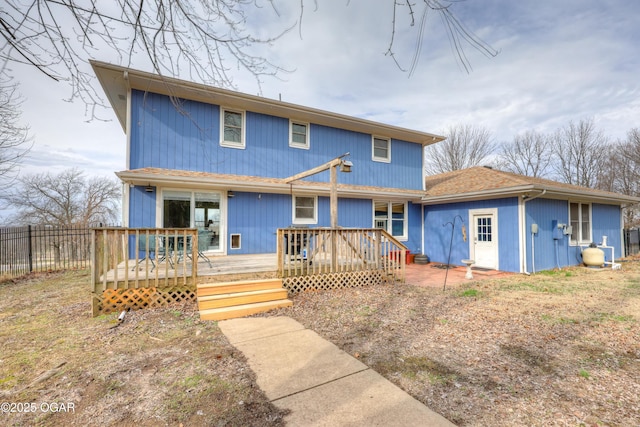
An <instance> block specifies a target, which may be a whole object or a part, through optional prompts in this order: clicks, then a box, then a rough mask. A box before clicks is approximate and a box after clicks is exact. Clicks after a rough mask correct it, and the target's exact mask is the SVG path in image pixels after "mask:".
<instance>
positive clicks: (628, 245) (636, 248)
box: [622, 228, 640, 255]
mask: <svg viewBox="0 0 640 427" xmlns="http://www.w3.org/2000/svg"><path fill="white" fill-rule="evenodd" d="M622 236H623V238H624V253H625V254H627V255H635V254H637V253H638V252H640V229H638V228H629V229H625V230H623V232H622Z"/></svg>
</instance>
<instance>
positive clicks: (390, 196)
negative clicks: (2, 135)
mask: <svg viewBox="0 0 640 427" xmlns="http://www.w3.org/2000/svg"><path fill="white" fill-rule="evenodd" d="M116 176H118V178H120V180H121V181H122V182H124V183H126V184H128V185H135V186H147V185H152V186H159V187H172V188H181V187H184V188H190V189H217V190H225V191H226V190H233V191H246V192H250V193H259V192H264V193H275V194H291V193H293V194H309V195H319V196H329V192H330V189H329V183H320V182H319V183H315V182H310V181H302V182H304V184H302V182H301V181H298V184H297V185H296V182H294V183H291V184H288V183H285V182H284V181H282V182H254V181H251V182H248V181H242V180H237V179H221V178H218V179H212V178H210V177H202V176H197V177H191V176H174V175H162V174H157V173H138V172H135V173H131V172H129V171H122V172H116ZM345 187H346V188H345ZM422 194H423V192H422V191H421V190H416V191H413V192H410V191H402V192H399V191H397V190H394V189H388V191H385V189H383V188H376V189H375V190H371V189H366V188H358V186H344V185H341V184H338V195H339V196H341V197H350V198H356V199H361V198H366V199H373V198H385V200H391V201H396V200H398V201H413V202H419V200H420V197H421V196H422Z"/></svg>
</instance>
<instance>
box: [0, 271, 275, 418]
mask: <svg viewBox="0 0 640 427" xmlns="http://www.w3.org/2000/svg"><path fill="white" fill-rule="evenodd" d="M117 316H118V313H114V314H112V315H107V316H100V317H97V318H92V317H91V316H90V293H89V277H88V275H87V273H86V272H72V273H65V274H47V275H37V276H32V277H29V278H25V279H22V280H13V281H10V282H4V283H2V284H0V347H1V348H2V349H3V350H2V355H1V356H0V402H9V403H13V405H12V407H9V408H8V409H9V410H14V412H9V413H6V411H5V409H7V408H5V407H4V406H3V413H1V414H0V420H1V421H0V423H1V424H2V425H15V426H22V425H25V426H27V425H28V426H31V425H78V426H85V425H100V426H108V425H118V426H120V425H134V424H135V425H138V426H158V425H180V424H183V425H208V426H247V425H252V426H281V425H284V422H283V416H284V415H285V414H284V413H283V412H282V411H280V410H278V409H277V408H276V407H275V406H273V405H272V404H271V403H270V402H269V401H268V400H267V398H266V397H265V396H264V394H263V393H262V391H261V390H260V389H259V388H258V387H257V386H256V385H255V376H254V374H253V372H252V371H251V370H250V369H249V368H248V365H247V363H246V360H245V358H244V356H243V355H242V354H241V353H240V352H238V351H237V350H236V349H235V348H234V347H232V346H231V345H230V344H229V342H228V341H227V340H226V338H225V337H224V335H223V334H222V333H221V332H220V330H219V328H218V327H217V324H216V323H215V322H202V321H200V320H199V316H198V313H197V311H196V308H195V305H193V304H188V305H181V306H173V307H168V308H163V309H148V310H141V311H132V312H129V313H127V314H126V315H125V320H124V322H122V323H121V324H119V323H118V321H117Z"/></svg>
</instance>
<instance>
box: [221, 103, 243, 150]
mask: <svg viewBox="0 0 640 427" xmlns="http://www.w3.org/2000/svg"><path fill="white" fill-rule="evenodd" d="M220 114H221V117H222V119H221V121H222V126H220V130H221V132H220V134H221V135H220V145H222V146H224V147H232V148H244V147H245V141H244V128H245V126H244V111H237V110H227V109H224V108H223V109H221V113H220Z"/></svg>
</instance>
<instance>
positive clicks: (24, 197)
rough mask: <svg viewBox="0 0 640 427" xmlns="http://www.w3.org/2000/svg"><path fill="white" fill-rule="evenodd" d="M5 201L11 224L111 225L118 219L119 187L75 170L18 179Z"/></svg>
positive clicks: (112, 180)
mask: <svg viewBox="0 0 640 427" xmlns="http://www.w3.org/2000/svg"><path fill="white" fill-rule="evenodd" d="M18 181H19V185H17V186H16V188H15V189H14V190H13V192H12V194H11V195H10V197H9V199H10V202H11V204H12V205H13V207H14V208H15V209H16V211H17V216H16V220H15V222H18V223H28V224H38V225H52V226H64V227H69V226H83V227H88V226H92V225H97V224H98V223H114V222H116V221H117V218H118V201H119V198H120V186H119V184H118V182H116V180H115V179H105V178H101V177H93V178H85V177H84V175H83V173H82V172H81V171H79V170H77V169H68V170H65V171H63V172H61V173H59V174H51V173H43V174H36V175H27V176H24V177H21V178H19V180H18Z"/></svg>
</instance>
